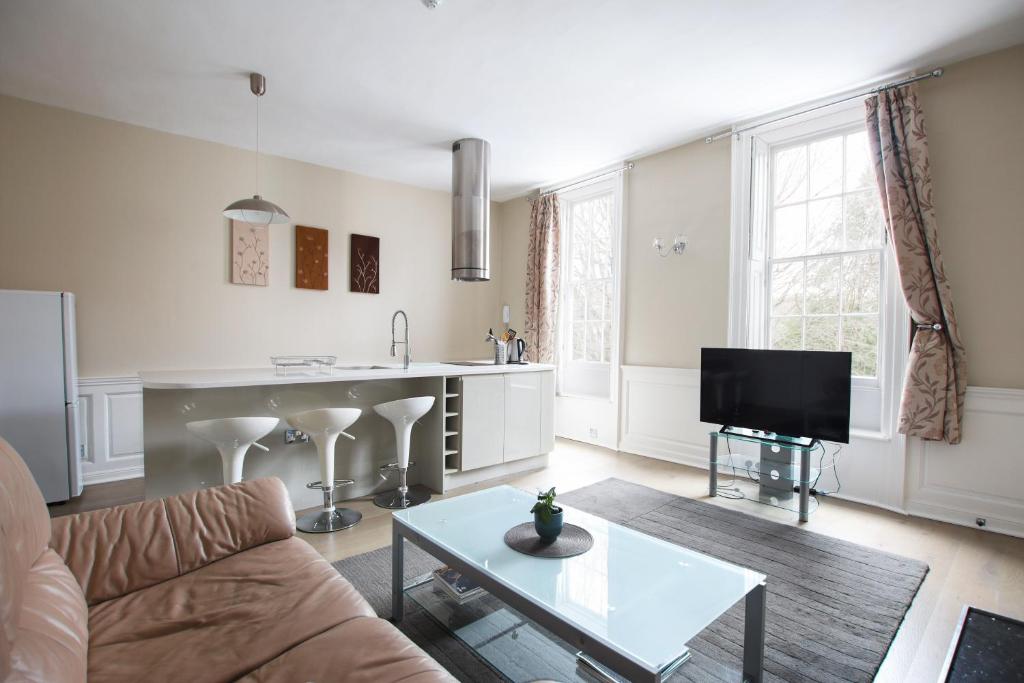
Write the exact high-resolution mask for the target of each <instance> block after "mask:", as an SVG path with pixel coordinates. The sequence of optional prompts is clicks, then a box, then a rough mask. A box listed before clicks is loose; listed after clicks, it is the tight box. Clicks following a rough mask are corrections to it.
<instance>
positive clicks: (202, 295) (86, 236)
mask: <svg viewBox="0 0 1024 683" xmlns="http://www.w3.org/2000/svg"><path fill="white" fill-rule="evenodd" d="M253 162H254V155H253V154H252V152H246V151H243V150H239V149H235V148H231V147H226V146H223V145H218V144H213V143H209V142H203V141H199V140H194V139H190V138H185V137H180V136H175V135H170V134H165V133H160V132H156V131H152V130H148V129H144V128H139V127H135V126H129V125H126V124H121V123H115V122H112V121H107V120H103V119H97V118H93V117H89V116H84V115H81V114H76V113H73V112H69V111H66V110H62V109H56V108H52V107H46V106H42V105H38V104H33V103H29V102H26V101H24V100H17V99H13V98H8V97H0V288H5V289H8V288H13V289H41V290H66V291H72V292H75V293H76V294H77V296H78V336H79V365H80V368H79V369H80V373H81V375H82V376H83V377H89V376H110V375H127V374H131V373H134V372H136V371H138V370H143V369H164V368H198V367H251V366H257V365H266V364H267V363H268V357H269V356H270V355H271V354H311V353H331V354H337V355H339V356H340V357H342V358H344V359H353V360H359V359H366V360H371V359H379V360H383V359H385V358H386V357H387V352H388V344H389V340H390V320H391V314H392V313H393V312H394V311H395V310H396V309H398V308H404V309H405V310H406V311H407V312H408V313H409V317H410V320H411V329H412V351H413V357H414V359H418V360H436V359H442V358H453V357H484V356H486V354H487V348H486V346H485V345H483V344H482V343H481V342H480V340H481V339H482V335H483V333H484V330H486V328H487V327H490V326H497V325H498V323H499V322H500V320H501V318H500V308H499V302H498V295H499V291H500V286H499V282H498V280H499V279H500V275H501V256H500V228H498V223H500V218H498V219H497V221H496V229H495V231H494V232H495V233H496V236H497V239H496V244H495V246H494V247H493V249H494V250H493V251H492V266H493V270H494V278H495V280H493V281H492V282H490V283H454V282H451V281H450V280H449V268H450V262H451V250H450V197H449V195H448V193H445V192H435V191H429V190H422V189H417V188H413V187H409V186H404V185H400V184H396V183H390V182H385V181H380V180H374V179H370V178H366V177H363V176H359V175H355V174H352V173H345V172H342V171H336V170H331V169H327V168H323V167H319V166H314V165H311V164H305V163H300V162H296V161H289V160H285V159H281V158H275V157H265V158H264V160H263V165H262V168H263V178H264V180H263V183H262V188H261V189H262V191H263V194H264V195H265V196H267V197H268V198H270V199H272V200H273V201H275V202H277V203H279V204H280V205H281V206H283V207H284V208H285V209H286V210H287V211H288V212H289V213H290V214H291V217H292V219H293V221H294V222H295V223H298V224H301V225H310V226H316V227H323V228H329V229H330V273H329V276H330V290H329V291H327V292H317V291H310V290H300V289H296V288H295V287H294V285H293V278H294V275H293V271H294V265H293V264H294V259H293V250H294V249H293V245H294V228H293V226H291V225H275V226H271V249H270V253H271V269H270V275H271V277H270V286H269V287H248V286H241V285H232V284H229V282H228V278H229V268H228V262H229V259H228V248H229V245H228V243H229V236H228V233H229V227H228V221H227V220H225V219H224V218H223V217H222V216H221V210H222V209H223V207H224V206H225V205H227V204H228V203H229V202H231V201H233V200H235V199H238V198H239V197H243V196H246V195H251V194H252V193H253V187H252V184H253V173H254V170H253V169H254V166H253ZM351 232H358V233H363V234H370V235H378V236H380V237H381V294H380V295H377V296H372V295H362V294H351V293H349V292H348V291H347V290H348V240H349V234H350V233H351Z"/></svg>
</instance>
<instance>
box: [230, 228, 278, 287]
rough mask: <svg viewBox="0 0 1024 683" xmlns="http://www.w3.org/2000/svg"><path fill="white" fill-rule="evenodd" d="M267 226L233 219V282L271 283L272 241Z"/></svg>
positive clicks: (260, 284)
mask: <svg viewBox="0 0 1024 683" xmlns="http://www.w3.org/2000/svg"><path fill="white" fill-rule="evenodd" d="M267 237H268V236H267V226H265V225H260V226H252V225H249V224H248V223H245V222H243V221H231V282H232V284H236V285H256V286H259V287H266V286H267V285H268V284H270V242H269V241H268V239H267Z"/></svg>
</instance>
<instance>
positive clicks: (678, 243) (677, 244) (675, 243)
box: [651, 235, 687, 258]
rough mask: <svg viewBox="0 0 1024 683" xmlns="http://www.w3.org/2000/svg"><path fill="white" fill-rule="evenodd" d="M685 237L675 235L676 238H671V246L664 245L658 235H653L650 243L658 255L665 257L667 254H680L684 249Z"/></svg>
mask: <svg viewBox="0 0 1024 683" xmlns="http://www.w3.org/2000/svg"><path fill="white" fill-rule="evenodd" d="M686 244H687V241H686V238H685V237H683V236H682V235H676V238H675V239H674V240H672V246H671V247H666V246H665V244H664V243H663V242H662V241H661V238H660V237H655V238H654V242H653V243H652V244H651V246H652V247H654V250H655V251H657V252H658V256H660V257H661V258H665V257H666V256H668V255H669V254H682V253H683V252H684V251H686Z"/></svg>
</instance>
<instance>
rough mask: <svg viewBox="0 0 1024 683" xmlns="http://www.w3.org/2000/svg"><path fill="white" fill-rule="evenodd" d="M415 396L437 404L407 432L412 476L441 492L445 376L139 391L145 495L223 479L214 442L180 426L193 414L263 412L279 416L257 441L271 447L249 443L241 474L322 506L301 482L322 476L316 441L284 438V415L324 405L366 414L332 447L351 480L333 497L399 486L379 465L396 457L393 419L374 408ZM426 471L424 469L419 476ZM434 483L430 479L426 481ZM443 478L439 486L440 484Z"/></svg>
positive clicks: (302, 503)
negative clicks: (275, 482) (271, 480)
mask: <svg viewBox="0 0 1024 683" xmlns="http://www.w3.org/2000/svg"><path fill="white" fill-rule="evenodd" d="M412 396H436V397H437V400H435V405H434V407H433V408H432V409H431V411H430V412H429V413H427V415H425V416H424V417H423V418H422V419H421V420H420V423H419V424H418V425H417V427H416V428H414V429H413V435H412V459H414V460H416V461H417V466H416V467H413V468H411V469H410V472H409V482H410V484H417V483H420V482H421V481H422V482H423V483H424V484H426V485H427V486H428V487H429V488H431V489H432V490H434V491H436V492H440V491H441V489H442V486H443V480H442V481H439V480H438V477H437V476H434V475H432V474H431V473H432V472H433V470H434V469H437V470H439V471H440V472H441V475H440V476H441V477H443V468H444V455H443V452H441V450H440V449H438V448H437V446H436V444H437V435H438V434H439V433H440V430H441V424H442V423H443V412H444V402H443V400H440V399H441V398H442V397H443V380H438V378H436V377H424V378H413V379H388V380H372V381H358V382H318V383H305V384H279V385H265V386H247V387H227V388H216V389H144V390H143V426H144V445H145V455H144V459H145V469H146V477H145V487H146V497H147V498H149V499H152V498H159V497H162V496H167V495H174V494H177V493H182V492H184V491H190V490H195V489H197V488H202V487H206V486H216V485H219V484H220V483H221V482H222V474H221V460H220V456H219V454H218V453H217V450H216V448H215V447H214V446H213V445H212V444H208V443H206V442H205V441H202V440H201V439H199V438H197V437H195V436H193V435H191V434H190V433H189V432H188V431H187V429H186V427H185V425H186V423H188V422H190V421H192V420H205V419H212V418H221V417H242V416H260V415H268V416H273V417H278V418H280V420H281V422H280V423H279V424H278V426H277V428H276V429H275V430H274V431H273V432H271V433H270V434H268V435H267V436H266V437H264V438H263V439H261V440H260V443H262V444H263V445H265V446H267V447H269V448H270V452H264V451H261V450H259V449H256V448H250V449H249V452H248V453H247V454H246V458H245V466H244V468H243V477H244V478H245V479H256V478H259V477H267V476H276V477H279V478H280V479H281V480H282V481H284V483H285V486H286V487H287V489H288V493H289V495H290V496H291V499H292V504H293V505H294V506H295V508H296V509H299V510H301V509H305V508H309V507H314V506H317V505H318V504H320V502H321V500H322V496H321V494H320V492H319V491H317V490H310V489H307V488H306V484H307V483H309V482H312V481H316V480H318V479H319V478H320V473H319V472H320V468H319V461H318V457H317V453H316V447H315V446H314V445H313V443H312V442H311V441H310V442H308V443H303V442H296V443H293V444H285V443H284V434H285V430H286V429H288V428H289V426H288V424H287V422H286V419H285V418H286V417H287V416H289V415H292V414H295V413H298V412H302V411H304V410H311V409H314V408H328V407H350V408H359V409H361V410H362V411H363V414H362V415H361V416H360V417H359V420H357V421H356V423H355V424H353V425H352V427H351V428H350V429H349V430H347V431H348V432H349V433H351V434H352V435H353V436H355V437H356V440H355V441H350V440H348V439H344V438H342V439H339V440H338V445H337V447H336V449H335V471H336V474H335V476H336V477H337V478H338V479H353V480H354V481H355V484H354V485H353V486H348V487H344V488H342V489H341V490H340V491H338V492H337V493H336V500H339V501H341V500H345V499H349V498H357V497H361V496H366V495H372V494H374V493H377V492H380V491H384V490H388V489H391V488H394V487H395V486H397V477H389V478H388V479H387V480H384V479H382V478H381V477H380V474H379V468H380V466H381V465H384V464H387V463H391V462H395V461H396V460H397V454H396V452H395V435H394V429H393V427H392V426H391V423H390V422H388V421H387V420H386V419H384V418H383V417H381V416H379V415H377V414H376V413H375V412H374V411H373V406H374V405H376V404H378V403H384V402H386V401H393V400H396V399H400V398H409V397H412ZM424 473H426V474H424ZM431 482H432V483H431ZM439 483H440V484H441V485H440V486H439V485H438V484H439Z"/></svg>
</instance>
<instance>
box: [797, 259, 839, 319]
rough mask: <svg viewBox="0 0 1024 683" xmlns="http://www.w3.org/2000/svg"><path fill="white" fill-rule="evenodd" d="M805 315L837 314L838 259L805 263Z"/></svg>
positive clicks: (815, 260) (814, 260)
mask: <svg viewBox="0 0 1024 683" xmlns="http://www.w3.org/2000/svg"><path fill="white" fill-rule="evenodd" d="M804 299H805V306H806V313H807V314H808V315H812V314H816V313H839V257H838V256H833V257H831V258H823V259H813V260H809V261H807V278H806V283H805V285H804ZM809 336H810V330H808V337H809Z"/></svg>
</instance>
